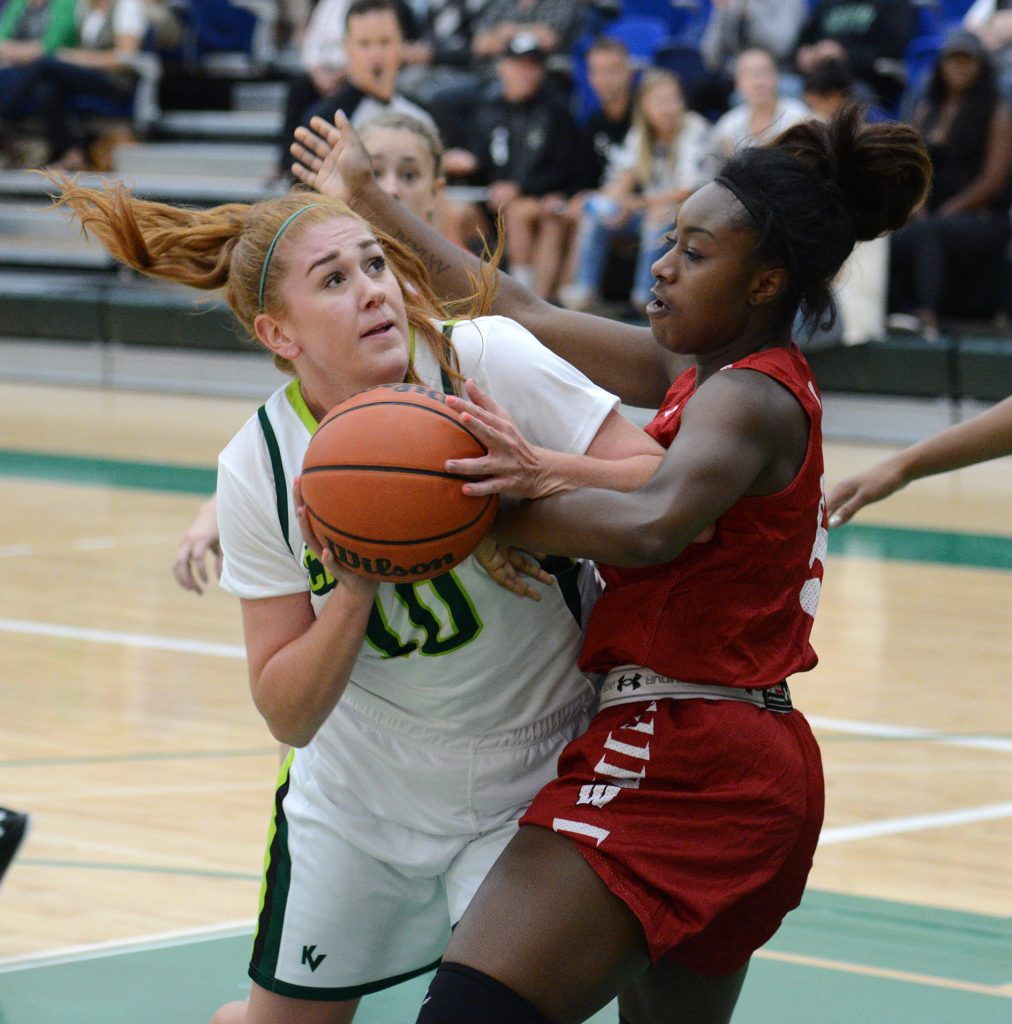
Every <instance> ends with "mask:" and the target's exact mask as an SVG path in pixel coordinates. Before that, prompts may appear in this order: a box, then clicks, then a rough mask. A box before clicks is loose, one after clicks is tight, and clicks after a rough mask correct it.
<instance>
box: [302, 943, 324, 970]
mask: <svg viewBox="0 0 1012 1024" xmlns="http://www.w3.org/2000/svg"><path fill="white" fill-rule="evenodd" d="M315 952H316V945H315V944H314V945H312V946H303V947H302V962H303V963H304V964H309V969H310V970H311V971H315V970H316V968H317V967H319V966H320V964H322V963H323V961H324V960H326V959H327V954H326V953H321V954H320V955H319V956H313V954H314V953H315Z"/></svg>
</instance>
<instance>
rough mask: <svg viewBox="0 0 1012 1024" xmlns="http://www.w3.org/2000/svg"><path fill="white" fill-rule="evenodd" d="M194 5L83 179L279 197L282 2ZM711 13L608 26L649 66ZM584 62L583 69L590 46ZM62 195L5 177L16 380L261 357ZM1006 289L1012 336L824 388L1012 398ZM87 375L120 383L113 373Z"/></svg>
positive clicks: (871, 365)
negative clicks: (130, 124)
mask: <svg viewBox="0 0 1012 1024" xmlns="http://www.w3.org/2000/svg"><path fill="white" fill-rule="evenodd" d="M194 8H198V9H199V10H200V18H196V19H192V20H191V21H190V22H189V23H188V34H187V36H186V42H185V45H184V47H183V48H182V49H181V51H180V53H178V54H176V55H175V62H173V61H172V60H169V59H168V58H167V59H166V60H165V63H164V67H160V68H159V70H158V74H157V75H156V76H153V77H152V81H156V80H157V84H158V94H157V96H154V95H153V94H151V93H150V91H149V92H148V93H146V94H143V95H142V96H141V97H140V103H139V104H138V110H137V113H136V119H135V124H134V129H135V132H136V134H137V137H138V141H136V142H131V143H129V144H123V145H120V146H118V147H116V148H115V150H114V151H113V158H112V159H113V165H112V170H111V171H110V172H108V173H107V174H96V175H83V176H82V179H81V180H82V181H84V182H88V183H90V182H95V183H100V182H101V181H102V180H103V179H106V178H116V179H120V180H123V181H124V182H126V183H128V184H129V185H130V186H131V187H132V188H133V189H134V191H135V192H136V194H138V195H140V196H143V197H146V198H152V199H158V200H164V201H168V202H173V203H181V204H186V205H194V206H210V205H214V204H217V203H222V202H231V201H242V202H251V201H255V200H257V199H259V198H263V197H265V196H267V195H269V194H270V191H271V187H270V186H269V185H268V184H267V183H266V182H267V179H268V175H269V172H270V171H271V169H272V165H273V160H274V154H275V147H276V142H275V140H276V137H277V134H278V131H279V129H280V125H281V105H282V100H283V84H282V82H281V79H282V77H283V74H284V69H285V68H286V67H290V63H291V56H290V55H286V54H278V53H277V52H276V51H275V50H274V49H273V44H272V33H273V21H272V18H273V13H272V12H273V4H271V3H269V2H262V0H241V6H240V0H234V6H233V4H232V3H229V2H228V0H201V2H200V3H199V4H198V3H194V4H192V5H191V9H194ZM705 8H706V3H705V0H627V2H626V4H625V11H624V12H623V13H622V14H621V15H619V16H618V17H617V18H613V19H612V20H611V21H610V22H606V23H605V24H606V30H607V31H617V32H618V33H619V34H623V35H625V36H626V37H627V38H628V39H629V40H632V41H633V42H634V43H635V44H636V45H638V46H639V49H640V50H641V51H642V53H641V56H642V59H644V60H646V61H648V62H649V61H652V60H653V59H654V58H655V57H656V56H657V55H662V56H663V54H664V53H665V52H668V53H670V52H675V51H677V50H678V49H679V48H680V47H684V46H685V45H686V44H687V43H690V44H691V42H692V39H693V36H694V34H698V33H699V32H701V28H702V25H703V23H704V21H705ZM954 9H955V7H954V4H953V3H951V2H942V0H937V2H934V3H932V4H931V5H930V6H925V8H924V11H925V15H924V19H923V24H924V25H925V26H926V29H927V30H929V31H926V34H925V36H924V37H923V38H922V39H921V41H920V48H919V49H918V50H917V59H918V60H920V59H921V58H922V56H923V52H924V51H927V50H929V49H930V39H929V35H930V33H936V36H930V38H936V37H937V38H939V39H940V35H941V31H942V29H943V27H944V25H945V19H946V17H947V14H946V12H950V13H951V12H952V11H953V10H954ZM201 19H203V20H201ZM644 19H646V20H647V22H649V21H651V20H653V21H654V22H656V24H655V25H654V27H653V29H651V31H650V33H645V31H644V30H643V25H644V24H646V23H647V22H645V21H644ZM637 25H638V26H639V28H637V27H636V26H637ZM580 45H584V44H583V43H581V44H580ZM584 48H585V45H584ZM574 59H575V62H576V63H577V64H578V62H579V45H578V47H577V49H576V52H575V54H574ZM576 82H577V84H579V76H578V75H577V76H576ZM202 100H204V101H206V102H207V105H206V106H201V105H200V104H201V101H202ZM50 191H52V186H51V184H50V182H49V181H48V180H47V179H45V178H44V177H42V176H41V175H39V174H37V173H32V172H28V171H16V170H8V171H0V363H2V366H0V373H2V374H3V375H5V376H11V375H14V376H17V375H18V374H25V373H27V372H29V370H28V369H26V367H30V366H41V365H42V364H44V363H45V362H46V358H45V353H46V352H47V351H48V352H51V353H52V354H53V360H54V367H56V369H59V368H60V367H62V368H63V369H64V370H65V371H66V375H68V376H70V377H73V370H72V368H73V367H74V366H77V365H78V361H77V354H78V353H79V354H80V356H81V365H84V361H85V359H86V357H87V358H89V359H91V358H93V359H95V360H98V362H99V363H101V362H102V360H103V359H104V358H106V357H107V354H108V353H109V352H118V353H123V352H125V351H137V352H154V351H156V350H160V351H163V352H166V353H171V352H173V351H176V352H182V353H191V354H196V353H203V354H208V353H231V352H240V351H246V352H247V353H249V352H250V347H249V344H248V342H245V341H244V340H243V339H241V338H240V337H239V335H238V333H237V330H236V327H235V326H234V323H233V321H232V318H231V315H230V313H229V312H228V310H227V307H226V306H225V304H224V302H223V301H222V300H221V299H220V298H218V297H214V296H211V297H207V296H203V295H201V296H198V295H195V293H193V292H191V291H188V290H186V289H183V288H179V287H174V286H171V285H168V284H165V283H162V282H155V281H150V280H148V279H145V278H143V277H141V276H139V275H136V274H133V273H132V272H130V271H127V270H124V269H123V268H119V267H117V266H116V265H115V264H114V263H113V261H112V260H111V258H110V257H109V256H108V255H107V254H106V253H105V252H104V250H102V249H101V247H99V246H98V245H97V244H95V243H93V242H90V241H88V240H87V239H85V238H83V237H82V235H81V233H80V231H79V229H78V228H77V227H76V225H74V224H73V223H72V222H71V221H70V220H69V218H68V217H67V216H66V215H64V214H62V213H61V212H60V211H53V210H52V209H49V208H48V207H49V200H48V194H49V192H50ZM1006 283H1007V284H1008V285H1009V287H1008V288H1007V295H1008V297H1007V300H1006V301H1007V305H1006V309H1005V314H1006V320H1005V325H1006V326H1003V325H1002V324H1000V323H999V324H996V323H995V322H992V321H987V322H974V323H961V324H957V325H955V329H954V330H953V331H951V332H948V333H946V335H945V336H944V337H943V341H942V342H941V343H935V344H931V343H928V342H925V341H923V340H921V339H917V338H890V337H883V338H875V339H869V344H865V345H859V346H850V347H846V348H844V347H839V348H830V349H821V350H814V351H812V352H811V353H810V358H811V361H812V363H813V365H814V368H815V371H816V374H817V376H818V377H819V379H820V382H821V384H822V387H823V389H824V390H826V391H841V392H847V393H853V394H895V395H904V396H910V397H934V396H946V397H948V398H952V399H957V400H958V399H961V398H971V399H977V400H982V401H990V400H994V399H998V398H1002V397H1004V396H1005V395H1007V394H1009V393H1010V392H1012V336H1010V334H1009V331H1008V329H1007V317H1008V316H1012V277H1008V278H1007V279H1006ZM19 345H24V346H27V345H33V346H34V347H35V358H34V361H32V360H28V361H25V362H22V361H21V360H20V359H18V357H17V353H18V351H19V348H18V346H19ZM46 346H49V348H48V349H47V348H46ZM40 352H41V353H42V355H41V356H40V355H39V353H40ZM104 354H105V355H104ZM106 362H108V359H107V358H106ZM57 364H58V365H57ZM54 372H55V370H54ZM81 376H82V379H87V380H96V381H99V380H103V381H105V382H108V379H107V378H103V377H102V376H101V374H99V375H98V376H95V375H94V374H92V375H90V376H89V373H86V372H82V374H81ZM138 380H140V379H139V378H138ZM141 383H143V381H141ZM156 383H157V382H155V381H148V382H147V385H148V386H153V385H155V384H156Z"/></svg>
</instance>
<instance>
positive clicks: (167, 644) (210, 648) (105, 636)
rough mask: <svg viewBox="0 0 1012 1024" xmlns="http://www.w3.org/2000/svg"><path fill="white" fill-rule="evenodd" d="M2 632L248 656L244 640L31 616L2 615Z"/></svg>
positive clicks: (0, 627)
mask: <svg viewBox="0 0 1012 1024" xmlns="http://www.w3.org/2000/svg"><path fill="white" fill-rule="evenodd" d="M0 632H6V633H28V634H30V635H32V636H51V637H56V638H58V639H61V640H85V641H88V642H90V643H99V644H121V645H123V646H124V647H145V648H148V649H149V650H153V651H180V652H182V653H184V654H207V655H210V656H212V657H217V658H237V659H240V660H241V659H244V658H245V657H246V649H245V647H243V646H242V644H216V643H208V642H205V641H202V640H179V639H177V638H175V637H171V636H154V635H152V634H148V633H121V632H118V631H116V630H111V629H85V628H83V627H81V626H60V625H56V624H54V623H49V622H30V621H28V620H27V619H6V618H0Z"/></svg>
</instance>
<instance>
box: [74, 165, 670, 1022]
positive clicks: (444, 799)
mask: <svg viewBox="0 0 1012 1024" xmlns="http://www.w3.org/2000/svg"><path fill="white" fill-rule="evenodd" d="M391 201H393V200H391ZM61 202H62V203H65V204H67V205H69V206H70V207H71V208H72V209H73V210H74V212H75V213H77V214H78V216H80V218H81V220H82V223H83V225H84V226H85V227H86V229H87V230H88V231H89V232H91V233H92V234H94V235H95V236H97V237H98V238H99V239H100V240H101V241H102V242H103V243H104V244H105V245H106V246H107V248H108V249H109V250H110V251H111V252H112V254H113V255H114V256H115V257H116V258H117V259H119V260H121V261H122V262H125V263H127V264H129V265H130V266H133V267H134V268H136V269H138V270H142V271H143V272H145V273H147V274H149V275H152V276H156V277H162V278H168V279H171V280H175V281H179V282H181V283H188V284H191V285H195V286H197V287H202V288H205V289H210V288H224V290H225V295H226V298H227V300H228V302H229V304H230V306H231V308H232V309H233V311H234V312H235V313H236V316H237V317H238V319H239V320H240V322H241V323H242V324H243V326H244V327H245V328H246V329H247V330H248V331H249V333H250V334H251V335H253V336H255V337H256V338H258V339H259V340H260V342H261V343H262V344H263V345H265V346H266V347H267V348H268V350H269V351H271V352H272V353H273V355H274V358H275V362H276V363H277V364H278V366H279V367H280V368H282V369H283V370H286V371H287V372H289V373H291V374H293V379H292V381H291V382H290V383H289V384H288V385H286V386H285V387H282V388H281V389H279V390H278V391H277V392H276V393H275V394H274V395H273V396H271V398H269V399H268V400H267V402H266V403H265V405H264V406H263V407H262V408H261V409H260V410H259V411H258V413H257V414H256V415H254V416H252V417H251V418H250V420H249V421H248V422H247V424H246V425H245V426H244V427H243V428H242V429H241V430H240V431H239V433H238V434H237V435H236V437H235V438H233V440H232V441H231V442H230V444H229V445H228V447H227V448H226V449H225V450H224V452H222V455H221V458H220V461H219V470H218V501H219V509H218V521H219V526H220V529H221V537H222V549H223V551H224V556H225V559H224V568H223V573H222V586H223V587H224V588H225V589H226V590H228V591H229V592H231V593H234V594H236V595H238V596H239V598H240V600H241V606H242V615H243V626H244V632H245V639H246V648H247V655H248V662H249V675H250V685H251V690H252V693H253V698H254V701H255V703H256V705H257V707H258V709H259V710H260V712H261V714H262V715H263V716H264V718H265V719H266V721H267V723H268V725H269V726H270V728H271V731H272V732H273V734H274V735H275V736H276V737H277V739H278V740H279V741H281V742H283V743H288V744H291V745H292V746H293V747H295V748H297V749H295V751H294V753H293V755H292V756H291V757H290V758H289V759H288V760H287V761H286V764H285V766H284V768H283V770H282V774H281V778H280V781H279V786H278V790H277V796H276V801H275V808H274V816H273V821H272V824H271V830H270V840H269V849H268V855H267V864H266V870H265V877H264V887H263V891H262V897H261V909H260V915H259V921H258V926H257V935H256V940H255V943H254V948H253V954H252V959H251V964H250V974H251V977H252V979H253V985H252V989H251V994H250V999H249V1002H248V1005H247V1004H244V1003H237V1004H229V1005H228V1006H226V1007H223V1008H222V1009H221V1010H220V1011H219V1012H218V1014H217V1015H216V1017H215V1020H216V1021H217V1022H222V1024H224V1022H235V1021H245V1022H248V1024H264V1022H276V1021H279V1020H284V1021H286V1022H293V1024H300V1022H303V1021H310V1022H313V1024H317V1022H321V1021H326V1022H333V1024H344V1022H346V1021H349V1020H350V1019H351V1017H352V1015H353V1014H354V1012H355V1008H356V1005H357V1002H358V1000H359V998H360V997H362V996H363V995H366V994H368V993H370V992H375V991H378V990H380V989H383V988H385V987H387V986H390V985H394V984H396V983H398V982H400V981H402V980H404V979H405V978H409V977H411V976H413V975H415V974H418V973H420V972H422V971H426V970H428V969H430V968H431V967H432V966H433V965H434V964H435V963H436V961H437V960H438V959H439V957H440V956H441V954H442V950H443V947H444V945H445V943H446V940H447V938H448V936H449V934H450V928H451V926H452V925H453V924H454V923H455V922H456V921H457V919H458V918H459V917H460V915H461V914H462V913H463V910H464V907H465V906H466V905H467V903H468V901H469V900H470V898H471V895H472V894H473V892H474V890H475V888H476V887H477V885H478V883H479V882H480V880H481V878H482V877H483V876H484V874H485V873H486V871H487V870H488V868H489V867H490V865H491V864H492V863H493V861H494V860H495V859H496V857H497V856H498V855H499V853H500V851H501V850H502V849H503V847H504V846H505V844H506V842H507V841H508V840H509V838H510V837H511V836H512V835H513V834H514V833H515V832H516V830H517V821H518V819H519V817H520V815H521V814H522V813H523V811H524V809H525V808H526V807H527V805H528V803H529V801H530V800H531V798H532V797H533V796H534V794H535V793H536V792H537V790H538V789H539V788H540V786H541V785H543V784H544V783H545V782H546V781H548V780H549V779H550V778H551V777H552V776H553V774H554V770H555V762H556V759H557V757H558V754H559V753H560V751H561V750H562V749H563V747H564V746H565V744H566V743H567V742H568V741H569V740H570V739H572V737H573V736H574V735H576V734H577V733H578V732H579V731H580V730H581V729H582V728H583V727H584V726H585V724H586V722H587V720H588V712H589V709H590V707H591V705H592V703H593V700H594V697H595V689H594V686H593V685H592V683H591V682H590V680H589V679H588V678H587V677H586V676H585V675H583V674H582V673H581V672H580V671H579V670H578V669H577V667H576V657H577V654H578V651H579V644H580V636H581V624H580V622H579V621H578V618H579V616H580V606H579V601H578V596H579V594H578V592H579V583H580V581H579V580H576V579H562V578H560V581H559V584H558V585H556V586H551V587H545V586H542V587H541V589H542V600H541V601H540V603H535V602H532V601H526V600H521V599H519V598H517V597H516V596H515V595H513V594H510V593H509V592H507V591H505V590H503V589H502V588H501V587H499V586H498V585H497V584H496V583H495V582H494V581H493V580H492V579H491V578H490V577H489V576H488V574H487V573H486V572H485V571H484V569H483V568H482V567H481V566H480V565H478V564H477V563H476V562H475V561H474V559H469V560H467V561H466V562H465V563H464V564H462V565H461V566H459V567H457V568H456V569H454V570H453V571H452V572H449V573H446V574H445V575H443V576H440V577H437V578H435V579H433V580H431V581H425V582H422V583H416V584H399V585H396V586H394V585H392V584H387V583H383V584H379V585H377V583H376V582H375V581H372V580H369V579H365V578H362V577H359V576H353V575H351V574H349V573H346V572H345V571H343V570H342V569H340V568H338V567H337V566H335V565H334V564H333V561H332V559H331V558H330V553H329V551H328V552H327V553H326V555H325V556H324V558H323V559H322V561H321V560H320V559H317V558H316V557H315V555H314V554H313V552H312V550H311V548H309V547H308V546H307V545H306V543H305V542H304V539H303V536H302V534H301V530H300V527H301V525H302V524H303V523H304V519H303V518H302V514H301V510H300V509H299V508H298V506H297V505H296V503H295V500H294V495H293V485H294V484H295V483H296V481H297V477H298V473H299V472H300V467H301V463H302V458H303V454H304V452H305V450H306V447H307V445H308V443H309V439H310V437H311V435H312V432H313V429H314V427H315V425H316V423H317V422H318V421H319V419H320V418H321V417H322V416H323V415H324V414H325V412H326V411H327V410H328V409H330V408H331V407H333V406H334V405H336V404H337V403H338V402H340V401H341V400H343V399H344V398H346V397H348V396H350V395H351V394H353V393H355V392H357V391H359V390H361V389H362V388H365V387H368V386H372V385H375V384H380V383H391V382H400V381H403V380H408V381H411V382H420V383H424V384H425V385H427V386H428V387H430V388H435V389H439V390H445V391H448V392H453V391H454V390H455V389H457V388H458V387H459V383H460V381H461V380H462V378H463V377H464V376H466V377H468V378H473V379H476V380H478V381H480V382H481V384H482V386H483V387H484V388H486V389H487V390H488V391H489V392H490V393H491V394H492V395H494V396H495V398H496V400H497V401H500V402H501V403H502V404H503V405H504V406H505V407H506V408H508V409H509V410H510V412H511V413H512V415H513V416H514V417H515V418H516V420H517V422H518V424H520V427H521V429H523V430H524V431H525V433H527V434H528V435H529V437H530V438H531V439H532V441H533V442H534V444H535V445H538V446H541V445H545V446H550V447H551V448H552V449H554V451H553V453H552V454H549V453H548V451H547V448H546V450H545V451H544V452H541V451H540V448H539V449H538V458H539V459H541V460H542V461H543V462H544V465H545V468H546V473H545V475H544V476H543V477H542V480H544V481H547V482H548V484H549V486H551V487H553V488H559V487H561V488H562V489H567V488H570V487H572V486H574V485H584V484H592V483H598V484H600V485H603V486H621V487H625V488H631V487H635V486H638V485H639V484H640V483H642V482H643V481H644V480H645V479H646V478H648V477H649V475H650V474H651V473H652V472H653V470H654V468H655V467H656V465H657V462H658V459H659V457H660V449H659V447H658V446H657V445H656V443H655V442H654V441H653V440H652V439H650V438H648V437H647V436H646V435H645V434H644V433H643V432H642V431H640V430H638V429H637V428H636V427H634V426H633V425H632V424H630V423H629V422H628V421H626V420H624V419H623V418H622V417H621V416H620V415H619V414H618V413H617V411H616V406H617V399H615V398H614V397H613V396H612V395H609V394H608V393H607V392H604V391H602V390H601V389H600V388H597V387H595V386H594V385H592V384H591V383H590V382H589V381H588V380H587V379H586V378H585V377H583V375H582V374H580V373H579V372H578V371H576V370H574V369H573V368H572V367H570V366H569V365H568V364H566V363H565V362H563V361H562V360H561V359H559V358H558V357H556V356H554V355H552V354H551V353H549V352H548V350H547V349H545V348H543V347H542V346H540V345H539V344H538V343H537V341H536V340H535V339H534V338H533V337H532V336H531V335H530V334H529V333H528V332H527V331H526V330H524V329H523V328H521V327H520V326H519V325H517V324H515V323H513V322H512V321H509V320H506V319H504V318H501V317H479V318H477V319H464V320H461V321H458V322H456V323H455V324H450V323H448V322H446V321H445V317H444V315H443V313H442V311H441V309H440V307H439V306H438V304H437V302H436V300H435V299H434V297H433V293H432V291H431V289H430V286H429V284H428V281H427V279H426V275H425V272H424V269H423V268H422V265H421V264H420V263H419V262H418V261H417V260H416V259H415V258H414V257H413V256H411V255H410V254H409V253H407V252H406V250H404V249H403V247H401V246H400V245H399V244H397V243H396V242H394V241H393V240H392V239H389V238H386V237H385V236H377V235H375V234H374V233H373V232H372V230H371V228H370V227H369V225H368V224H367V223H365V222H364V221H362V220H361V219H360V218H358V217H357V216H355V215H354V214H352V213H351V211H350V210H349V209H348V207H347V206H345V205H344V204H343V203H342V202H341V201H340V200H337V199H333V198H329V197H324V196H317V195H313V194H309V193H306V192H293V193H290V194H289V195H287V196H283V197H278V198H275V199H270V200H267V201H265V202H262V203H258V204H256V205H254V206H252V207H248V206H244V205H241V204H230V205H227V206H223V207H217V208H215V209H212V210H202V211H194V210H183V209H178V208H173V207H170V206H166V205H165V204H161V203H150V202H142V201H140V200H137V199H134V198H133V197H132V196H130V194H129V193H128V192H127V191H126V190H125V189H123V188H122V187H120V186H116V187H112V188H110V189H109V190H108V191H99V190H92V189H86V188H82V187H80V186H77V185H75V184H72V183H70V182H63V188H62V197H61ZM487 299H488V294H487V291H483V292H482V293H481V294H480V295H479V296H478V299H477V305H476V311H480V309H481V308H482V307H481V305H480V303H482V302H485V303H487ZM583 453H586V454H585V455H584V454H583ZM577 456H579V457H577ZM328 570H329V571H328ZM567 598H568V602H567ZM570 604H571V605H572V608H571V607H570ZM574 612H575V613H576V614H575V615H574ZM544 638H550V641H549V642H545V641H544Z"/></svg>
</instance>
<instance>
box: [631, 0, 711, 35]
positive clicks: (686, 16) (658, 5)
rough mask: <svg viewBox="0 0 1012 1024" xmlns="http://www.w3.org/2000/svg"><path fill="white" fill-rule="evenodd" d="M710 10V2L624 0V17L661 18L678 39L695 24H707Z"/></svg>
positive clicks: (699, 0)
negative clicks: (699, 22) (700, 22)
mask: <svg viewBox="0 0 1012 1024" xmlns="http://www.w3.org/2000/svg"><path fill="white" fill-rule="evenodd" d="M709 9H710V4H709V2H708V0H622V16H623V17H631V16H636V17H643V16H645V17H648V18H660V20H661V21H663V22H664V23H665V24H666V25H667V34H668V35H669V36H672V37H674V38H676V39H680V38H681V37H682V34H683V33H684V32H686V31H687V30H688V29H689V28H690V27H691V26H692V25H693V24H694V23H695V22H698V21H704V22H705V20H706V15H707V13H708V12H709Z"/></svg>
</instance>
